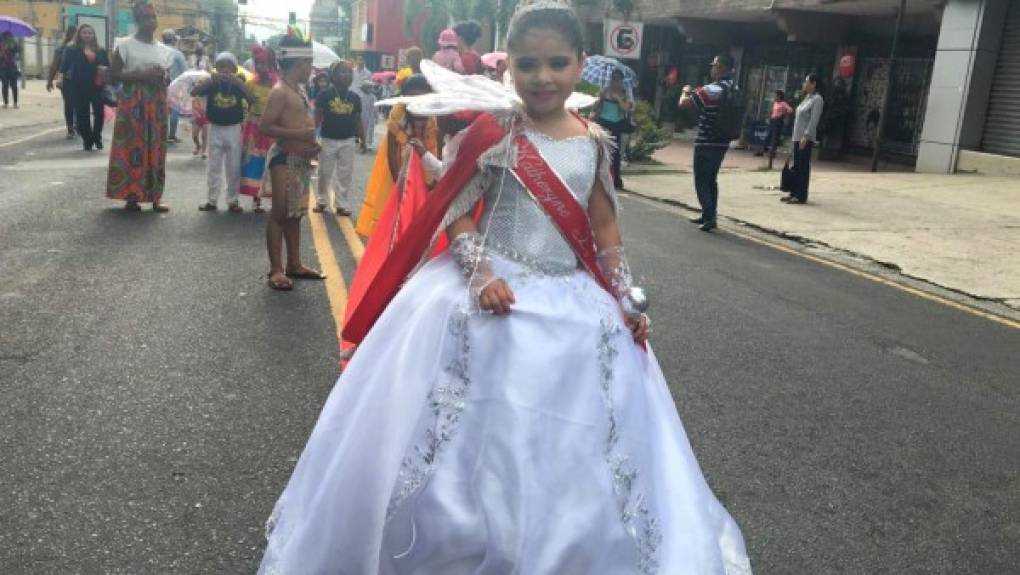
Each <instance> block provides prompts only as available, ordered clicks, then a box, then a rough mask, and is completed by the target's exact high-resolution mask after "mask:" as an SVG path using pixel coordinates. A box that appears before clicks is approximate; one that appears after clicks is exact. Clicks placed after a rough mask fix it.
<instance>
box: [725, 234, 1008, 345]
mask: <svg viewBox="0 0 1020 575" xmlns="http://www.w3.org/2000/svg"><path fill="white" fill-rule="evenodd" d="M726 232H727V233H730V234H733V235H735V236H737V237H739V238H742V239H745V240H749V241H752V242H754V243H756V244H761V245H763V246H767V247H770V248H772V249H775V250H779V251H781V252H785V253H788V254H792V255H795V256H798V257H801V258H804V259H806V260H810V261H812V262H815V263H818V264H822V265H824V266H828V267H830V268H835V269H838V270H841V271H844V272H846V273H849V274H852V275H855V276H857V277H860V278H864V279H866V280H870V281H873V282H875V283H877V284H882V285H884V286H887V287H891V288H894V289H897V290H900V291H902V292H906V293H908V294H910V295H913V296H916V297H919V298H921V299H925V300H928V301H931V302H935V303H939V304H942V305H944V306H947V307H951V308H953V309H956V310H959V311H962V312H964V313H968V314H970V315H973V316H977V317H980V318H984V319H987V320H990V321H994V322H995V323H998V324H1001V325H1004V326H1006V327H1011V328H1013V329H1020V322H1018V321H1014V320H1012V319H1009V318H1007V317H1003V316H1001V315H997V314H994V313H991V312H987V311H984V310H982V309H978V308H975V307H972V306H969V305H966V304H962V303H960V302H956V301H953V300H951V299H949V298H945V297H942V296H940V295H936V294H933V293H928V292H926V291H922V290H919V289H917V288H915V287H911V286H908V285H904V284H902V283H899V282H895V281H893V280H890V279H886V278H884V277H882V276H879V275H875V274H872V273H869V272H866V271H862V270H859V269H856V268H853V267H850V266H848V265H845V264H841V263H839V262H834V261H832V260H827V259H825V258H822V257H819V256H815V255H811V254H806V253H804V252H801V251H797V250H795V249H791V248H788V247H786V246H784V245H781V244H777V243H775V242H770V241H768V240H763V239H761V238H756V237H754V236H751V235H748V234H746V233H743V232H740V231H737V230H733V229H729V228H728V229H727V230H726Z"/></svg>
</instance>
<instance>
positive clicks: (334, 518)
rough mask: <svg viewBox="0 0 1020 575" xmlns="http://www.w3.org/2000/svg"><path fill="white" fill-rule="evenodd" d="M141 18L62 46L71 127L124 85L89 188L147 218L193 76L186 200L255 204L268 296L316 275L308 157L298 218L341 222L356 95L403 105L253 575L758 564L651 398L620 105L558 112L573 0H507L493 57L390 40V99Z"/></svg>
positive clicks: (655, 371)
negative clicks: (483, 95)
mask: <svg viewBox="0 0 1020 575" xmlns="http://www.w3.org/2000/svg"><path fill="white" fill-rule="evenodd" d="M132 15H133V17H134V20H135V22H136V24H137V31H136V32H135V33H134V34H133V35H132V36H130V37H127V38H122V39H120V40H118V41H117V43H116V47H115V48H114V50H113V51H112V53H111V54H109V55H107V54H105V53H104V52H103V51H102V49H101V48H100V47H98V46H97V45H96V43H95V34H94V31H92V30H90V29H89V28H88V27H87V26H82V27H79V28H78V30H77V31H76V33H75V35H74V37H73V39H70V40H69V43H68V44H67V45H66V47H65V48H64V50H63V53H62V54H61V61H62V63H61V64H60V70H61V78H60V79H61V82H60V84H61V89H62V90H65V93H66V97H67V98H68V99H70V100H71V102H72V105H71V110H72V112H71V117H72V118H73V120H71V121H69V124H68V129H69V134H70V133H72V130H74V132H73V133H74V134H77V135H80V136H81V138H82V141H83V146H85V147H86V149H88V148H89V146H90V145H91V147H93V148H95V147H102V145H103V142H102V139H101V136H100V134H101V129H102V124H101V123H99V124H98V125H97V122H100V121H101V118H102V113H101V110H102V108H101V107H99V108H97V107H96V103H97V101H100V102H101V99H102V98H105V97H107V95H108V92H109V91H108V90H107V87H108V86H114V85H116V86H117V87H118V90H117V92H116V94H117V96H116V97H117V102H116V104H117V105H116V119H115V127H114V134H115V137H114V138H113V140H112V142H111V143H110V160H109V175H108V181H107V197H109V198H111V199H115V200H119V201H122V202H124V208H125V209H126V210H129V211H138V210H141V209H142V208H141V206H142V205H145V204H151V206H152V209H153V210H155V211H157V212H166V211H168V210H169V209H170V208H169V206H168V205H167V204H166V203H165V202H164V201H163V196H164V190H165V186H166V154H167V146H168V144H170V143H173V142H176V141H177V135H178V134H177V131H176V123H177V122H178V114H176V113H174V112H180V110H178V109H176V108H175V109H174V111H172V110H171V106H170V102H169V90H168V86H169V85H170V84H171V81H172V80H173V79H175V78H176V79H177V80H178V81H180V80H181V79H183V78H184V77H185V76H184V74H186V73H187V71H188V69H191V70H195V69H198V70H208V77H207V78H206V77H205V74H204V73H203V74H200V76H202V77H203V78H204V79H202V80H200V81H198V82H197V83H195V84H194V85H193V86H191V87H190V89H189V91H188V92H187V94H186V96H187V97H186V98H185V101H190V102H191V104H192V112H193V113H192V119H191V120H192V123H193V124H192V131H193V133H194V134H195V135H196V136H197V139H196V141H195V144H196V148H195V153H196V155H198V156H203V155H207V156H208V157H207V161H206V162H205V168H206V170H207V176H208V177H207V184H208V195H207V196H206V199H205V201H204V202H203V203H202V204H201V205H200V206H199V209H200V210H202V211H204V212H213V211H215V210H217V209H218V206H219V202H220V198H221V196H224V197H225V200H226V206H227V209H228V210H229V211H230V212H235V213H236V212H241V211H243V207H242V206H241V203H240V196H241V195H248V196H250V197H251V198H252V200H253V204H252V208H253V210H255V211H260V210H262V200H263V198H266V199H268V200H269V201H270V203H271V206H270V207H269V209H268V217H267V218H266V220H267V229H266V244H267V250H268V256H269V261H270V266H269V274H268V275H267V277H266V281H267V283H268V286H269V287H270V288H272V289H274V290H290V289H293V287H294V283H295V281H297V280H303V279H311V280H321V279H323V278H324V276H323V274H322V273H321V272H320V271H319V270H316V269H314V268H311V267H308V266H306V265H305V264H304V263H303V262H302V260H301V250H300V239H301V227H300V224H301V219H302V218H303V216H304V215H305V213H306V210H307V208H308V207H309V202H308V200H309V197H310V196H311V194H312V193H313V192H312V190H311V181H312V177H313V174H314V173H315V170H316V169H318V175H319V181H318V188H317V189H316V190H315V191H314V197H315V202H314V207H313V209H314V210H315V211H326V210H334V209H335V210H336V212H337V213H338V214H340V215H342V216H350V215H351V212H352V208H353V206H351V204H350V201H351V196H352V194H351V185H352V171H353V164H354V157H355V154H356V153H357V151H358V150H362V151H366V152H367V151H369V150H371V149H372V148H371V146H372V145H373V141H372V134H373V133H374V132H375V116H376V106H375V105H374V98H376V97H381V96H384V95H386V94H387V92H388V91H390V90H392V93H396V94H399V95H400V96H401V99H400V100H398V101H396V103H395V105H393V106H392V109H391V110H389V113H388V115H387V119H386V129H385V131H380V132H381V133H382V134H384V135H383V137H382V138H381V139H380V141H379V142H378V145H377V146H376V149H375V161H374V163H373V167H372V172H371V174H370V176H369V179H368V184H367V189H366V193H365V200H364V204H363V205H362V206H361V209H360V214H359V217H358V221H357V227H356V229H357V231H358V233H360V234H362V235H363V236H365V237H366V238H367V239H368V245H367V247H366V251H365V254H364V258H363V259H362V262H361V265H360V266H359V268H358V269H357V271H356V272H355V276H354V279H353V281H352V284H351V298H350V300H349V303H348V308H347V312H346V316H345V321H344V330H343V339H344V344H345V346H346V350H345V351H346V352H345V354H344V358H345V361H346V364H345V368H344V370H343V373H342V375H341V376H340V380H339V381H338V385H336V386H335V388H334V390H333V392H332V394H331V396H330V398H329V399H328V400H327V403H326V405H325V406H324V408H323V410H322V413H321V415H320V418H319V421H318V424H317V425H316V428H315V430H314V431H313V433H312V435H311V437H310V439H309V441H308V444H307V446H306V447H305V449H304V452H303V454H302V456H301V458H300V459H299V460H298V463H297V466H296V468H295V469H294V472H293V476H292V477H291V479H290V481H289V483H288V485H287V487H286V488H285V489H284V491H283V493H282V495H281V497H280V499H279V501H278V502H277V504H276V506H275V509H274V511H273V513H272V517H271V519H270V521H269V525H268V529H267V535H268V543H267V547H266V551H265V555H264V558H263V562H262V566H261V569H260V572H264V573H277V572H337V571H344V572H348V571H349V572H357V573H376V572H394V573H397V572H419V573H440V572H448V567H449V566H451V565H457V566H458V567H457V570H459V571H471V572H474V571H485V570H492V569H497V570H506V569H511V570H518V571H521V572H526V573H556V572H613V573H617V572H643V573H678V572H705V573H720V574H722V573H726V574H731V575H745V574H749V573H750V565H749V563H748V559H747V555H746V551H745V549H744V543H743V538H742V536H741V533H740V530H739V528H738V526H737V525H736V523H735V522H734V521H733V519H732V518H731V517H730V515H729V514H728V513H727V511H726V510H725V509H724V508H723V507H722V506H721V505H720V503H719V502H718V501H717V499H716V498H715V496H714V495H713V493H712V492H711V490H710V488H709V487H708V485H707V483H706V482H705V480H704V478H703V477H702V474H701V471H700V469H699V467H698V465H697V462H696V460H695V458H694V456H693V452H692V449H691V446H690V444H689V442H688V440H687V437H686V435H685V433H684V431H683V427H682V425H681V423H680V420H679V417H678V416H677V413H676V411H675V409H674V408H673V403H672V401H670V400H669V390H668V387H667V384H666V382H665V379H664V376H663V374H662V372H661V370H660V368H659V366H658V363H657V362H656V360H655V357H654V354H653V353H652V350H651V348H650V347H649V343H648V337H649V334H650V333H651V320H650V319H649V316H648V315H647V314H646V313H645V311H646V309H647V308H648V299H647V296H646V295H645V293H644V291H643V290H642V289H641V288H640V287H638V286H637V285H636V283H635V280H634V275H633V274H632V272H631V270H630V265H629V263H628V257H627V252H626V250H625V248H624V241H623V237H622V234H621V231H620V227H619V224H618V221H617V216H618V214H617V212H618V204H619V200H618V198H617V195H616V192H617V186H616V184H619V183H620V181H619V164H620V159H619V153H618V151H617V142H618V140H619V138H620V137H621V134H622V133H624V132H625V131H626V130H627V128H626V126H625V125H624V124H625V123H626V122H627V121H628V116H629V114H630V112H631V110H632V108H633V103H632V102H631V101H630V98H629V96H628V95H627V93H626V91H625V90H623V89H622V87H621V85H620V82H619V78H616V77H614V78H613V81H612V82H611V83H610V84H609V85H608V86H607V88H606V89H605V90H604V91H603V92H602V94H601V95H600V97H599V98H598V105H597V106H596V108H595V109H594V111H592V113H591V114H590V115H589V116H587V117H585V116H581V115H579V114H578V113H576V111H575V110H573V109H572V108H573V106H571V108H568V105H567V101H568V99H569V98H572V97H575V96H578V94H575V93H574V89H575V86H576V85H577V84H578V83H579V81H580V77H581V72H582V67H583V63H584V56H583V53H582V44H583V42H582V35H583V33H582V25H581V22H580V20H579V19H578V18H577V15H576V14H575V13H574V11H573V10H572V9H571V8H570V7H569V5H568V4H566V3H563V2H557V1H553V0H543V1H541V2H534V3H528V2H522V3H520V5H519V8H518V9H517V12H516V13H515V15H514V16H513V18H512V21H511V24H510V27H509V31H508V39H507V46H508V54H506V55H504V56H503V58H502V60H500V59H498V58H497V59H495V60H493V59H491V58H490V59H488V60H487V61H483V59H482V58H481V57H478V55H477V54H475V53H474V51H473V50H472V45H473V44H474V42H475V41H477V38H478V32H479V30H478V28H477V24H474V23H462V24H459V25H457V26H454V27H453V28H451V29H450V30H448V31H444V32H443V35H442V36H441V38H440V42H439V44H440V52H439V53H437V54H436V55H435V57H434V59H433V62H432V63H428V64H426V63H425V62H424V61H423V55H422V52H421V50H418V49H413V50H409V51H408V57H407V65H406V67H405V68H404V69H401V70H399V71H397V73H396V74H394V78H393V82H392V85H391V86H390V87H389V88H384V87H383V86H379V87H378V88H377V87H376V86H375V84H377V83H376V82H373V81H372V75H371V72H369V71H368V70H367V68H366V67H365V65H364V62H361V61H356V62H346V61H338V62H335V63H333V64H332V65H331V66H330V67H329V69H328V70H327V71H325V73H324V74H322V76H321V79H319V80H318V83H317V85H316V80H315V76H313V72H314V71H313V66H312V63H313V49H312V44H311V41H310V39H309V38H307V37H306V36H305V35H304V34H303V33H302V32H301V30H300V29H298V28H297V27H294V26H291V27H289V28H288V31H287V34H286V36H285V37H284V38H282V40H280V42H279V44H278V45H276V46H274V47H273V49H272V50H270V49H267V48H261V47H260V48H257V49H255V50H253V52H252V61H251V63H250V66H251V67H252V68H253V69H254V74H252V75H251V77H249V78H247V79H243V78H241V77H239V76H238V74H239V72H240V71H241V68H242V63H239V62H238V59H237V57H236V56H235V55H234V54H232V53H229V52H222V53H219V54H216V55H215V56H214V57H212V58H208V57H207V56H205V55H204V54H197V55H195V56H193V58H192V59H191V61H190V62H188V61H187V60H186V59H185V58H184V57H183V54H181V53H180V52H179V51H178V50H177V49H176V48H175V47H174V43H175V40H176V38H175V36H174V35H173V33H172V32H169V33H165V34H163V36H162V39H163V42H160V41H158V40H157V39H156V37H155V35H156V30H157V23H158V18H157V14H156V11H155V9H154V8H153V7H152V5H151V4H148V3H145V2H138V3H136V4H135V5H134V6H133V8H132ZM486 56H488V55H486ZM443 68H445V70H444V69H443ZM452 72H456V73H463V74H471V73H484V74H486V75H488V76H489V77H490V78H493V79H494V80H496V81H498V82H499V84H497V83H495V82H494V83H492V84H485V86H487V87H491V88H492V89H493V90H494V92H493V93H494V94H496V93H498V94H499V97H498V98H497V97H495V96H494V98H495V100H498V101H499V102H502V101H504V100H505V97H506V94H507V92H506V89H505V88H504V86H512V88H513V90H515V92H516V95H517V97H519V103H518V104H516V105H512V106H509V107H505V108H499V107H498V106H496V104H493V106H495V107H494V108H492V109H491V110H488V109H485V108H484V106H482V109H479V107H478V106H476V105H467V106H465V105H464V104H463V102H464V99H463V97H462V94H460V93H459V92H458V88H457V87H456V86H455V85H453V86H451V85H450V84H446V85H444V83H443V82H442V81H438V79H439V78H440V77H441V76H442V75H449V76H444V77H446V81H447V82H451V80H450V78H454V80H452V82H453V83H454V84H456V82H460V81H461V80H460V79H461V78H464V76H459V75H457V74H454V73H452ZM430 74H431V79H430ZM463 81H464V82H468V80H463ZM471 81H476V80H474V79H472V80H471ZM476 82H477V81H476ZM309 84H311V86H310V85H309ZM382 84H383V85H384V86H385V82H382ZM175 85H176V84H175ZM467 85H468V84H467V83H465V84H464V86H467ZM377 89H378V90H380V91H379V92H376V90H377ZM430 98H431V99H430ZM501 98H502V99H501ZM175 101H176V100H175ZM416 103H423V104H422V107H416ZM424 103H431V104H436V105H438V107H439V108H440V109H444V110H445V111H444V112H442V113H438V112H436V113H427V111H429V110H434V109H435V108H431V107H427V106H425V105H424ZM97 110H99V112H97ZM366 116H368V117H367V118H366ZM603 126H604V127H603ZM316 164H317V166H316ZM509 367H512V369H508V368H509ZM369 430H371V431H369ZM534 486H541V489H535V488H534Z"/></svg>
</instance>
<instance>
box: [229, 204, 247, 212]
mask: <svg viewBox="0 0 1020 575" xmlns="http://www.w3.org/2000/svg"><path fill="white" fill-rule="evenodd" d="M227 211H229V212H230V213H232V214H240V213H242V212H244V209H243V208H241V206H239V205H237V204H230V207H228V208H227Z"/></svg>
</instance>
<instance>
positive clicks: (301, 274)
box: [286, 268, 326, 281]
mask: <svg viewBox="0 0 1020 575" xmlns="http://www.w3.org/2000/svg"><path fill="white" fill-rule="evenodd" d="M286 275H287V277H289V278H291V279H295V280H316V281H321V280H324V279H326V275H325V274H323V273H322V272H317V271H315V270H312V269H308V268H304V269H300V270H297V271H293V272H287V274H286Z"/></svg>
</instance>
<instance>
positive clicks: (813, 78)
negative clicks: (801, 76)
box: [807, 72, 822, 94]
mask: <svg viewBox="0 0 1020 575" xmlns="http://www.w3.org/2000/svg"><path fill="white" fill-rule="evenodd" d="M807 81H808V82H811V83H812V84H814V85H815V93H816V94H818V93H821V91H822V77H821V76H819V75H818V74H815V73H814V72H811V73H810V74H808V75H807Z"/></svg>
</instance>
